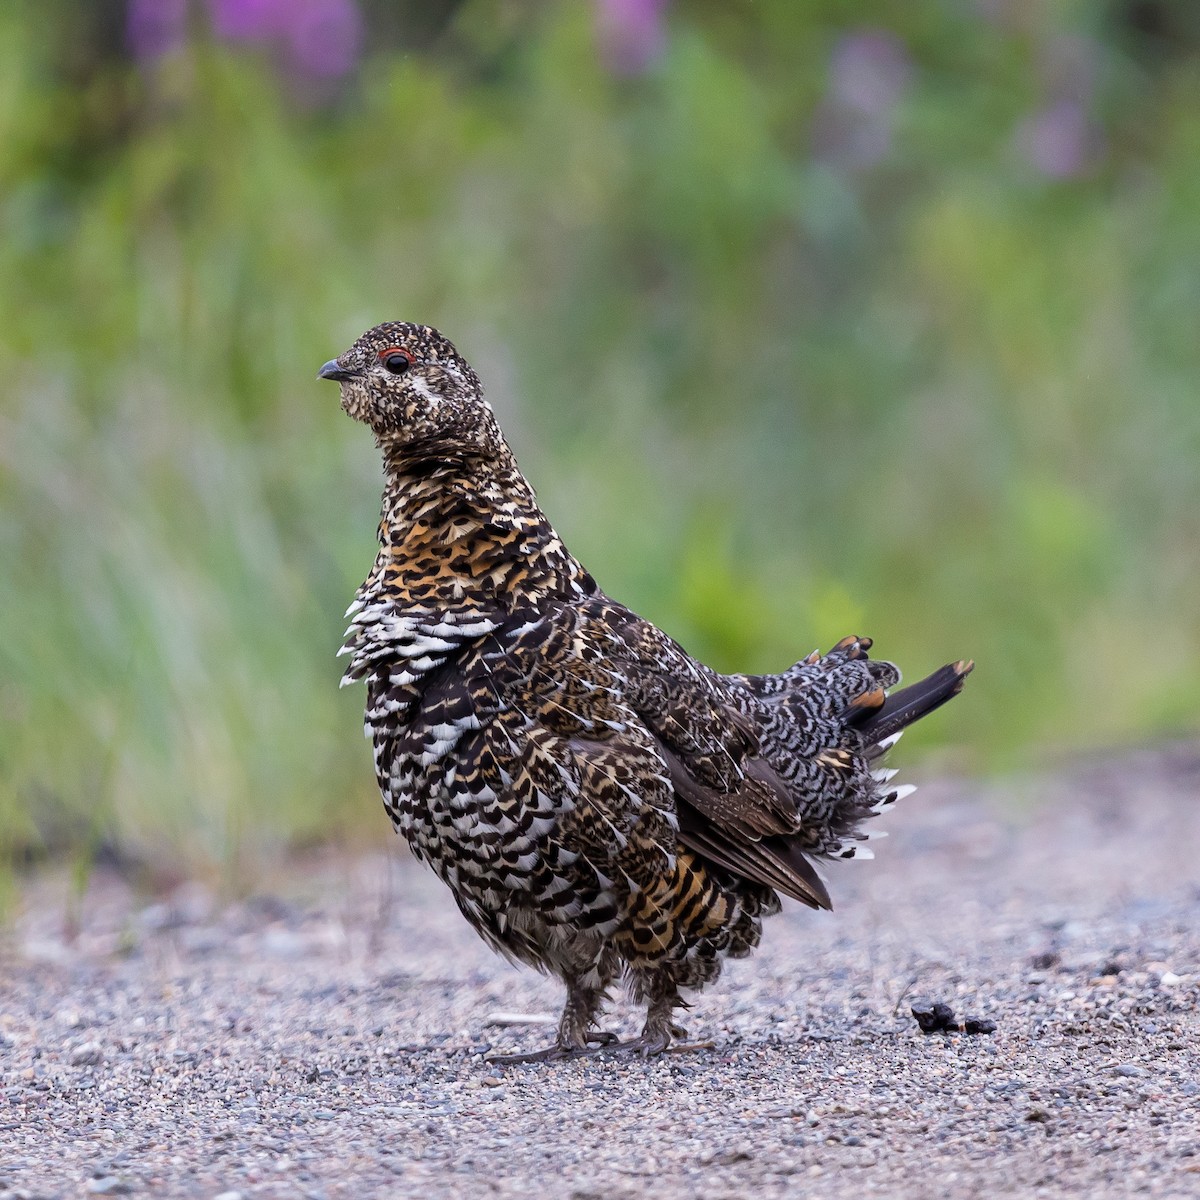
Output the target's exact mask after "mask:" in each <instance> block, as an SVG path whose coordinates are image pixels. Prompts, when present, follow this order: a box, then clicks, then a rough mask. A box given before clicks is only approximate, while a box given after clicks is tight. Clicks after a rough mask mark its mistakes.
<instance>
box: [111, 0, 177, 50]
mask: <svg viewBox="0 0 1200 1200" xmlns="http://www.w3.org/2000/svg"><path fill="white" fill-rule="evenodd" d="M187 17H188V0H129V7H128V8H127V9H126V11H125V40H126V43H127V44H128V46H129V49H130V50H131V51H132V52H133V55H134V57H135V58H140V59H152V58H161V57H162V56H163V55H164V54H169V53H171V51H172V50H178V49H179V48H180V47H181V46H182V45H183V44H184V42H186V41H187Z"/></svg>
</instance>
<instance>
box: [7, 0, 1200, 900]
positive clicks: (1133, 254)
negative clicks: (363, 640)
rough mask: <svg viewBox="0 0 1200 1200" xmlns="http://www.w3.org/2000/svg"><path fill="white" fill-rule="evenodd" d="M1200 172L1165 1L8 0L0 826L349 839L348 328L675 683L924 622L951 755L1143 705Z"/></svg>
mask: <svg viewBox="0 0 1200 1200" xmlns="http://www.w3.org/2000/svg"><path fill="white" fill-rule="evenodd" d="M1198 164H1200V6H1197V5H1196V4H1195V2H1194V0H1120V2H1116V0H1114V2H1111V3H1101V2H1099V0H1093V2H1087V3H1085V2H1083V0H961V2H955V3H950V2H947V0H909V2H908V3H905V4H902V5H898V4H892V3H884V2H883V0H806V2H805V3H803V4H800V3H796V0H754V2H750V0H674V2H669V0H591V2H588V3H584V2H582V0H580V2H577V3H520V2H518V0H461V2H460V0H419V2H418V0H412V2H409V3H400V2H394V3H393V2H389V0H93V2H85V0H76V2H69V0H8V2H7V3H5V4H4V5H2V6H0V375H2V378H3V381H4V382H3V385H2V389H0V856H2V857H4V858H6V859H8V860H10V861H11V860H14V859H16V860H23V859H28V858H30V857H31V856H32V857H38V856H41V855H43V854H46V853H62V852H66V853H71V854H75V855H78V856H80V858H81V859H83V860H86V859H87V857H88V856H89V855H90V854H91V853H93V852H94V851H96V850H97V849H100V848H107V849H109V850H110V851H111V850H116V851H117V852H119V853H121V854H124V855H126V856H128V857H129V858H130V860H131V861H134V862H142V863H148V864H152V865H153V868H154V870H155V871H158V872H160V873H166V874H169V873H170V872H172V871H176V870H184V869H197V868H199V869H208V870H215V871H223V872H224V873H225V874H226V877H227V879H229V880H230V881H233V882H235V883H236V881H237V880H238V879H239V878H244V877H245V875H246V873H247V870H248V867H249V866H251V865H253V864H255V863H261V862H262V861H263V859H264V856H272V855H281V854H283V853H286V852H287V851H288V850H289V849H292V848H295V847H298V846H304V845H306V844H312V843H314V842H317V841H320V840H323V839H327V838H330V837H332V838H334V839H339V840H355V839H376V838H383V837H386V836H388V831H387V829H386V822H385V820H384V817H383V815H382V813H381V811H380V809H379V805H378V802H377V799H376V797H375V786H374V782H373V779H372V775H371V770H370V765H369V753H368V750H367V747H366V746H365V745H364V744H363V742H362V740H361V705H362V696H361V694H360V691H359V689H349V690H347V691H342V692H339V690H338V687H337V682H338V677H339V670H340V667H339V663H338V662H337V661H335V659H334V652H335V650H336V649H337V646H338V644H339V635H340V633H341V630H342V624H341V623H340V617H341V613H342V611H343V609H344V608H345V605H346V604H347V602H348V601H349V599H350V595H351V593H352V591H353V589H354V587H355V586H356V585H357V583H358V582H359V581H360V579H361V578H362V576H363V575H364V573H365V571H366V569H367V567H368V565H369V563H370V561H371V558H372V555H373V549H374V541H373V535H374V529H375V522H376V519H377V511H378V508H377V506H378V493H379V483H380V478H379V470H378V466H377V463H376V458H375V451H374V448H373V446H372V445H371V442H370V438H369V436H368V434H367V432H366V431H365V430H364V429H363V428H361V427H359V426H355V425H352V424H351V422H349V421H347V420H346V419H345V417H344V416H343V415H342V414H341V413H340V411H339V409H338V406H337V395H336V390H335V389H333V388H332V387H330V386H329V385H328V384H320V383H318V382H317V381H316V379H315V373H316V370H317V368H318V367H319V365H320V364H321V363H322V362H323V361H325V360H326V359H327V358H329V357H331V356H332V355H334V354H336V353H338V352H340V351H341V350H342V349H344V348H345V346H346V345H347V344H348V343H349V341H350V340H351V339H352V338H353V337H355V336H356V335H357V334H358V333H360V332H361V331H362V330H363V329H364V328H366V327H367V326H369V325H371V324H374V323H375V322H377V321H380V320H384V319H393V318H407V319H413V320H422V321H429V322H432V323H435V324H437V325H439V326H440V327H442V328H443V329H444V331H445V332H447V333H448V334H449V336H450V337H451V338H452V339H453V340H455V341H456V342H457V344H458V345H459V346H460V348H461V349H462V350H463V351H464V352H465V354H466V355H467V356H468V357H469V358H470V359H471V361H472V362H473V363H474V364H475V365H476V367H477V368H478V369H479V370H480V373H481V374H482V375H483V377H484V379H485V382H486V383H487V385H488V386H489V389H490V396H491V398H492V400H493V402H494V404H495V406H496V408H497V410H498V412H499V413H500V416H501V419H502V422H503V424H504V426H505V428H506V429H507V431H508V432H509V434H510V438H511V440H512V442H513V444H514V446H515V448H516V450H517V453H518V456H519V458H520V459H521V462H522V464H523V465H524V467H525V469H526V472H527V473H528V474H529V476H530V477H531V479H532V480H533V482H534V484H535V486H536V487H538V489H539V493H540V496H541V498H542V501H543V503H544V505H545V507H546V509H547V510H548V511H549V513H550V514H551V516H552V518H553V519H554V520H555V522H556V523H557V525H558V527H559V529H560V530H561V531H562V532H563V534H564V536H565V537H566V538H567V541H568V544H569V545H570V546H571V547H572V549H573V550H574V551H575V552H576V553H577V554H578V555H579V556H580V557H581V558H583V559H584V560H585V561H586V562H587V563H588V564H589V565H590V567H591V568H592V570H593V572H594V573H595V574H596V575H597V577H598V578H599V580H600V582H601V583H602V585H603V586H604V587H605V588H606V590H608V591H609V592H610V593H612V594H613V595H615V596H617V597H619V598H621V599H623V600H625V601H626V602H628V603H630V604H631V605H632V606H634V607H635V608H637V609H638V610H639V611H641V612H643V613H644V614H645V615H647V616H649V617H651V618H653V619H654V620H656V621H658V622H659V623H660V624H661V625H663V626H664V627H665V628H666V629H667V630H668V631H670V632H671V633H672V634H674V635H675V636H676V637H677V638H679V639H680V640H681V641H682V642H684V643H685V644H686V645H687V646H688V647H689V648H690V649H691V650H692V651H694V652H695V653H697V654H699V655H701V656H703V657H705V658H707V659H708V660H709V661H711V662H712V663H713V664H714V665H717V666H719V667H721V668H725V669H742V670H759V671H761V670H773V669H779V668H782V667H784V666H786V665H787V664H788V663H790V662H791V661H793V660H794V659H795V658H797V657H799V656H800V655H802V654H805V653H807V652H808V651H809V650H810V649H812V648H813V647H814V646H816V645H822V646H827V645H828V644H830V643H831V642H832V641H834V640H836V639H837V638H838V637H840V636H841V635H842V634H845V633H847V632H862V633H870V634H871V635H873V636H874V637H875V639H876V641H877V644H878V647H879V649H880V650H881V651H882V652H884V653H885V654H886V655H887V656H888V657H894V658H896V659H898V660H900V661H901V662H902V663H903V664H904V665H905V667H906V668H907V671H908V674H909V676H910V678H911V677H915V676H916V675H917V674H918V673H920V672H923V671H926V670H929V669H932V668H933V667H935V666H938V665H940V664H941V663H942V662H944V661H946V660H948V659H950V658H954V657H957V656H960V655H971V656H974V657H975V658H976V659H977V660H978V662H979V670H978V671H977V673H976V675H975V676H974V677H973V679H972V681H971V686H970V688H969V689H968V694H967V696H966V697H964V699H963V700H962V701H960V702H959V703H957V704H955V705H954V706H953V708H951V709H948V710H946V712H945V713H943V714H939V716H938V717H936V718H934V719H933V720H931V721H929V722H926V723H925V725H923V726H922V727H921V728H920V731H919V732H914V734H912V735H911V736H910V738H909V739H908V741H907V743H906V744H907V745H908V746H909V750H910V759H911V758H912V757H913V755H912V750H913V749H914V748H920V747H922V746H923V747H925V749H926V750H930V749H934V748H936V747H939V746H940V747H941V748H942V749H941V753H943V754H950V753H951V752H950V750H949V749H948V747H950V746H951V745H953V746H956V747H958V749H956V750H954V751H953V759H952V761H953V762H954V763H955V764H956V765H958V766H960V767H966V768H967V769H976V770H996V769H1009V768H1011V767H1013V766H1015V765H1019V764H1021V763H1023V762H1025V761H1028V760H1029V759H1030V757H1031V756H1033V757H1036V756H1039V755H1044V754H1045V753H1046V752H1047V751H1056V752H1057V751H1060V750H1064V749H1066V750H1079V751H1086V750H1088V749H1091V748H1095V747H1100V746H1111V745H1120V744H1123V743H1128V742H1132V741H1138V740H1144V739H1146V738H1149V737H1165V736H1172V735H1177V734H1180V733H1187V732H1189V731H1190V732H1194V731H1195V729H1196V725H1197V713H1198V712H1200V669H1198V668H1200V553H1198V551H1197V547H1198V545H1200V402H1198V388H1200V334H1198V329H1197V314H1198V311H1200V165H1198ZM926 769H928V770H932V769H935V768H934V767H932V766H930V767H928V768H926Z"/></svg>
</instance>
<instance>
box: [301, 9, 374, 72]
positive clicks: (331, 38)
mask: <svg viewBox="0 0 1200 1200" xmlns="http://www.w3.org/2000/svg"><path fill="white" fill-rule="evenodd" d="M292 14H293V15H292V18H291V20H290V21H289V22H288V26H287V31H286V40H287V46H288V52H289V54H290V57H291V60H292V64H293V66H295V67H296V69H297V70H298V71H301V72H302V73H303V74H305V75H310V76H313V77H316V78H322V79H336V78H339V77H340V76H342V75H346V74H348V73H349V72H350V71H351V70H353V68H354V64H355V63H356V62H357V61H358V54H359V50H360V49H361V46H362V20H361V18H360V16H359V12H358V8H357V7H356V5H355V3H354V0H305V2H304V3H296V4H295V5H294V6H293V8H292Z"/></svg>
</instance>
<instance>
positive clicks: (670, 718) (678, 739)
mask: <svg viewBox="0 0 1200 1200" xmlns="http://www.w3.org/2000/svg"><path fill="white" fill-rule="evenodd" d="M588 607H589V609H591V611H590V612H589V614H588V615H589V617H590V621H591V623H596V622H599V623H600V624H601V625H602V626H603V630H604V633H605V638H604V640H605V641H606V642H608V644H609V647H610V649H609V653H610V654H611V656H612V658H613V659H614V660H615V661H616V662H617V663H618V664H619V669H620V671H621V673H622V674H623V675H624V677H625V697H626V700H627V702H628V703H629V705H630V706H631V708H632V709H633V710H634V711H635V712H636V714H637V715H638V717H639V718H640V719H641V721H642V722H643V723H644V724H645V726H646V728H647V729H649V731H650V732H651V733H652V734H653V735H654V737H655V738H656V739H657V741H658V743H659V746H660V748H661V752H662V755H663V759H664V760H665V762H666V763H667V766H668V769H669V772H670V778H671V783H672V785H673V787H674V789H675V796H676V813H677V817H678V821H679V840H680V842H682V843H683V845H685V846H687V847H688V848H689V849H692V850H694V851H695V852H696V853H697V854H699V855H701V856H702V857H704V858H705V859H707V860H708V861H710V862H712V863H714V864H716V865H717V866H720V867H722V868H724V869H725V870H727V871H730V872H732V873H733V874H735V875H740V876H743V877H744V878H746V879H751V880H755V881H756V882H758V883H762V884H765V885H766V886H767V887H770V888H773V889H775V890H776V891H779V892H782V893H783V894H784V895H786V896H791V897H792V898H793V899H795V900H799V901H800V902H801V903H803V904H808V905H810V906H811V907H813V908H830V907H831V903H830V899H829V893H828V892H827V891H826V889H825V885H824V883H823V882H822V881H821V879H820V877H819V876H818V875H817V872H816V870H815V868H814V867H813V865H812V863H811V861H810V860H809V858H808V857H807V855H806V853H805V850H804V842H803V840H802V839H801V838H799V837H798V835H800V834H801V833H802V832H803V830H802V825H801V821H800V818H799V815H798V809H797V803H796V799H795V797H794V796H793V794H792V792H793V788H792V787H791V785H789V783H788V782H787V781H786V780H785V779H783V777H782V776H781V775H780V773H779V772H778V770H777V769H776V768H775V766H774V765H772V763H770V762H768V761H767V759H766V758H765V757H764V756H762V755H761V754H760V734H761V729H760V727H759V724H758V721H757V720H756V718H758V717H761V719H762V723H763V725H764V726H766V727H768V728H769V727H770V726H771V725H772V724H773V723H777V722H778V720H779V717H778V715H777V714H773V713H771V712H770V711H769V710H768V709H767V708H766V707H765V706H760V705H759V702H758V701H756V700H755V699H754V697H753V696H751V695H750V694H749V692H748V691H746V689H743V688H739V687H738V686H737V685H736V684H734V683H732V682H731V681H729V680H727V679H725V678H724V677H723V676H721V675H718V674H717V673H716V672H714V671H712V670H710V669H709V668H707V667H705V666H703V665H702V664H700V663H698V662H696V661H695V660H694V659H693V658H691V657H690V656H689V655H688V654H687V653H686V652H685V651H684V650H683V649H682V647H680V646H679V645H678V644H677V643H676V642H674V641H672V640H671V639H670V638H669V637H667V636H666V635H665V634H664V633H662V632H661V631H660V630H659V629H657V628H655V627H654V626H653V625H651V624H650V623H649V622H647V621H644V620H642V619H641V618H640V617H637V616H636V615H635V614H633V613H631V612H629V611H628V610H627V609H624V608H622V607H621V606H620V605H616V604H613V603H612V602H611V601H609V600H607V598H603V597H597V598H595V599H594V600H593V601H592V602H591V604H590V605H589V606H588ZM593 627H594V625H593ZM760 707H761V708H762V711H761V712H759V711H758V709H759V708H760Z"/></svg>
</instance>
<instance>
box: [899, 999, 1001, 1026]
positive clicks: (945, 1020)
mask: <svg viewBox="0 0 1200 1200" xmlns="http://www.w3.org/2000/svg"><path fill="white" fill-rule="evenodd" d="M910 1011H911V1012H912V1015H913V1016H914V1017H915V1018H916V1021H917V1024H918V1025H919V1026H920V1027H921V1032H922V1033H971V1034H975V1033H995V1032H996V1022H995V1021H989V1020H988V1019H987V1018H986V1017H963V1019H962V1020H961V1021H960V1020H959V1019H958V1018H957V1017H956V1016H955V1015H954V1009H952V1008H951V1007H950V1005H948V1004H946V1003H945V1002H943V1001H941V1000H915V1001H913V1003H912V1005H910Z"/></svg>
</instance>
